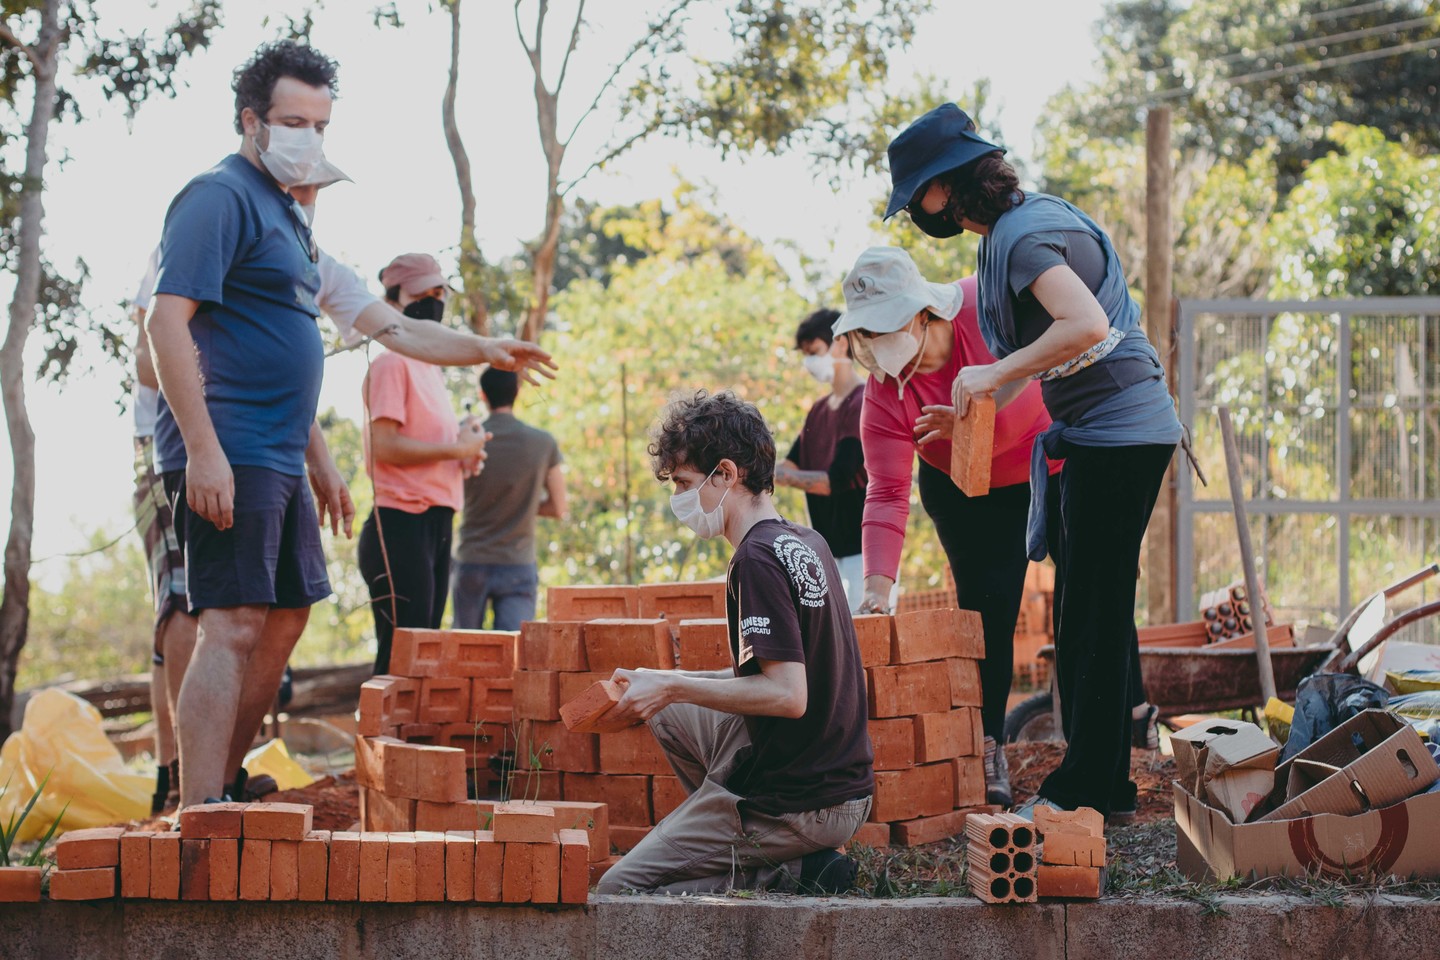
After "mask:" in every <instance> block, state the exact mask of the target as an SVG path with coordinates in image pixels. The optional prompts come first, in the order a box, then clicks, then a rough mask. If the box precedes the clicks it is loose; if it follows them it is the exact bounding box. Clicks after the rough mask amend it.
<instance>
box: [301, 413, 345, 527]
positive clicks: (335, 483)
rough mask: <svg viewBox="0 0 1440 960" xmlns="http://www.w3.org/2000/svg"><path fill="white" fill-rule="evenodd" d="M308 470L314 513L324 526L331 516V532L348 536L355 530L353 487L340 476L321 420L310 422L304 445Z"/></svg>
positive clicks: (306, 469) (306, 468)
mask: <svg viewBox="0 0 1440 960" xmlns="http://www.w3.org/2000/svg"><path fill="white" fill-rule="evenodd" d="M305 472H306V475H307V476H309V478H310V490H311V492H312V493H314V495H315V514H316V517H317V519H318V520H319V521H320V526H321V528H322V529H323V528H324V526H325V518H326V517H327V516H328V517H329V518H330V532H331V533H334V534H336V535H337V536H338V535H339V533H340V531H341V529H342V528H343V529H344V531H345V536H346V537H347V538H349V537H350V536H352V535H353V533H354V530H355V503H354V501H352V500H351V499H350V488H349V487H347V486H346V485H345V478H344V477H342V476H340V468H339V467H337V466H336V465H335V458H334V457H333V456H331V454H330V447H329V445H327V444H326V443H325V434H324V433H323V432H322V431H321V429H320V424H319V423H318V422H313V423H311V424H310V438H309V440H308V441H307V442H306V444H305Z"/></svg>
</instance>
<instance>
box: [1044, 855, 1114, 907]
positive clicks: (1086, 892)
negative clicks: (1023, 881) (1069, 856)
mask: <svg viewBox="0 0 1440 960" xmlns="http://www.w3.org/2000/svg"><path fill="white" fill-rule="evenodd" d="M1100 875H1101V871H1100V868H1098V867H1073V866H1068V867H1067V866H1061V865H1059V864H1054V863H1042V864H1040V867H1039V869H1038V870H1037V872H1036V877H1035V883H1036V892H1037V893H1038V894H1039V895H1040V896H1042V897H1066V898H1069V899H1078V900H1097V899H1099V897H1100Z"/></svg>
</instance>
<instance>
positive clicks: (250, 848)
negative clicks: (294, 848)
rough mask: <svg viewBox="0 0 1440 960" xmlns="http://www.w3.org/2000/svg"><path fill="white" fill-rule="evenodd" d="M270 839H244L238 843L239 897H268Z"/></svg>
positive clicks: (245, 898)
mask: <svg viewBox="0 0 1440 960" xmlns="http://www.w3.org/2000/svg"><path fill="white" fill-rule="evenodd" d="M272 842H273V841H270V840H250V839H246V840H244V841H243V842H242V843H241V845H240V899H241V900H269V899H270V845H271V843H272Z"/></svg>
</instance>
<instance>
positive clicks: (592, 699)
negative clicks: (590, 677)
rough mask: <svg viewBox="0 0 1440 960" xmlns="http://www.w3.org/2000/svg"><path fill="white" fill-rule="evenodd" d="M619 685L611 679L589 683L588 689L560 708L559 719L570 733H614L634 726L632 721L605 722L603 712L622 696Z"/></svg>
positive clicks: (605, 712)
mask: <svg viewBox="0 0 1440 960" xmlns="http://www.w3.org/2000/svg"><path fill="white" fill-rule="evenodd" d="M623 693H624V692H623V691H622V690H621V689H620V685H619V684H618V683H616V682H614V681H613V680H601V681H599V682H597V683H594V684H591V685H590V687H589V689H587V690H586V691H585V692H584V693H582V694H580V696H578V697H576V698H575V699H574V700H571V701H570V702H569V703H567V704H565V705H563V706H562V707H561V708H560V719H561V720H564V721H565V726H566V727H567V728H569V730H570V731H571V732H572V733H614V732H615V731H617V730H624V729H625V728H626V727H630V726H634V724H632V723H620V724H615V723H610V724H607V723H605V714H607V713H609V712H610V708H611V707H613V706H615V704H617V703H619V702H620V697H621V696H623Z"/></svg>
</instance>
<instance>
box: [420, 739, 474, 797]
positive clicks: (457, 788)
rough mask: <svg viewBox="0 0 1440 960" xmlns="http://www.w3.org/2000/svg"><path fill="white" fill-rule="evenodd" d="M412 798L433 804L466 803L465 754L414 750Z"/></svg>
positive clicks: (443, 749) (441, 749)
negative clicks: (415, 783) (413, 791)
mask: <svg viewBox="0 0 1440 960" xmlns="http://www.w3.org/2000/svg"><path fill="white" fill-rule="evenodd" d="M415 769H416V780H417V781H418V785H417V788H416V792H415V796H416V798H417V799H420V800H429V801H432V802H435V803H455V802H458V801H460V800H464V799H465V751H464V750H457V749H454V748H452V747H426V746H422V747H417V748H416V758H415Z"/></svg>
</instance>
